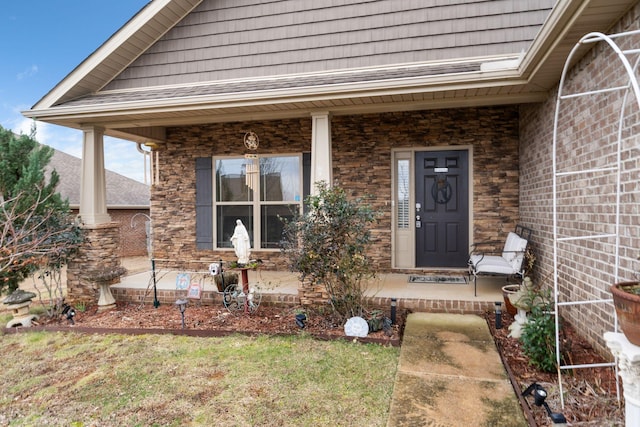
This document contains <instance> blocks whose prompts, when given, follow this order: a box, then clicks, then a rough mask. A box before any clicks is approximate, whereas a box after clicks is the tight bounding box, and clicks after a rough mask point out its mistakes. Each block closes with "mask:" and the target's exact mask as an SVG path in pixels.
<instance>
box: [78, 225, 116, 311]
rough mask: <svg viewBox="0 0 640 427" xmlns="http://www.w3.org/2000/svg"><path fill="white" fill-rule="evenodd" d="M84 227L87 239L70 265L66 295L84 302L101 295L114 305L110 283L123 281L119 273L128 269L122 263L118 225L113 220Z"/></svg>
mask: <svg viewBox="0 0 640 427" xmlns="http://www.w3.org/2000/svg"><path fill="white" fill-rule="evenodd" d="M82 228H83V232H84V242H83V243H82V245H81V247H80V249H79V251H78V253H77V254H76V256H75V257H74V259H73V260H72V261H70V262H69V264H68V266H67V298H68V299H69V300H70V301H73V302H79V301H82V302H85V303H94V302H98V299H100V302H101V303H102V304H103V305H104V302H105V301H107V302H108V303H109V305H111V303H112V302H115V300H113V297H111V298H109V296H110V294H111V291H110V290H109V287H108V285H113V284H115V283H120V276H122V274H124V273H125V270H124V269H123V268H122V266H121V265H120V257H119V248H120V245H119V243H120V235H119V225H118V224H117V223H113V222H111V223H106V224H98V225H84V226H83V227H82ZM101 288H102V295H100V292H101ZM105 292H106V293H108V295H104V294H105ZM105 296H106V299H105Z"/></svg>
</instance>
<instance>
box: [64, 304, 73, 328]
mask: <svg viewBox="0 0 640 427" xmlns="http://www.w3.org/2000/svg"><path fill="white" fill-rule="evenodd" d="M62 314H63V315H64V316H65V317H66V318H67V320H68V321H69V323H71V324H72V325H75V322H74V321H73V317H74V316H75V315H76V310H75V309H74V308H73V307H71V306H70V305H69V304H67V303H64V304H63V305H62Z"/></svg>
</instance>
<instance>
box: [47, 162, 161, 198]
mask: <svg viewBox="0 0 640 427" xmlns="http://www.w3.org/2000/svg"><path fill="white" fill-rule="evenodd" d="M51 169H55V170H56V171H57V172H58V175H60V182H59V183H58V187H57V190H58V192H59V193H60V194H61V195H62V197H63V198H67V199H68V200H69V205H70V206H71V208H74V209H77V208H78V206H79V205H80V176H81V170H82V160H81V159H79V158H78V157H75V156H72V155H70V154H67V153H63V152H62V151H58V150H54V153H53V156H52V157H51V161H50V162H49V165H48V166H47V170H51ZM105 180H106V186H107V208H108V209H144V208H146V209H148V208H149V197H150V189H149V186H148V185H146V184H143V183H141V182H138V181H136V180H133V179H130V178H127V177H126V176H123V175H120V174H118V173H116V172H113V171H110V170H105Z"/></svg>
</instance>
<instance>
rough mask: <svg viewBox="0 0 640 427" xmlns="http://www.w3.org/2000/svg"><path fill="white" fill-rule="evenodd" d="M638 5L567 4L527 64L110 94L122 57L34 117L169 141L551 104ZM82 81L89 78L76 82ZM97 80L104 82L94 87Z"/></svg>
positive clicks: (453, 65)
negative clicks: (301, 120) (311, 119)
mask: <svg viewBox="0 0 640 427" xmlns="http://www.w3.org/2000/svg"><path fill="white" fill-rule="evenodd" d="M178 3H182V4H183V6H184V8H183V9H181V10H179V11H176V10H170V9H169V5H171V4H172V3H171V2H169V1H161V2H159V3H158V5H160V6H163V8H160V6H155V5H154V4H153V3H152V4H151V5H152V6H151V7H150V8H151V9H152V10H150V11H149V13H151V12H153V13H154V14H155V15H154V18H153V19H154V20H156V21H159V22H160V21H162V20H164V21H162V22H163V24H162V25H160V26H158V27H157V28H158V29H157V32H158V34H160V33H161V32H162V31H163V29H165V30H166V28H167V26H168V25H169V24H168V22H170V19H169V17H170V16H175V15H182V16H184V14H186V13H188V11H189V10H190V9H191V8H192V7H194V6H195V5H196V4H197V3H199V1H198V0H188V1H187V0H184V1H181V2H178ZM634 3H635V2H634V1H631V0H591V1H578V0H559V1H558V2H557V4H556V6H555V7H554V9H553V11H552V12H551V15H550V16H549V19H548V20H547V21H546V22H545V24H544V25H543V27H542V29H541V31H540V33H539V34H538V36H537V37H536V39H535V40H534V42H533V44H532V46H531V48H530V49H529V51H527V52H525V53H524V54H523V55H522V57H516V56H510V57H509V56H505V57H500V58H467V59H464V60H460V61H451V62H447V63H425V64H404V65H398V66H395V67H387V68H377V69H363V70H343V71H334V72H327V73H315V74H307V75H294V76H277V77H271V78H265V79H254V80H237V81H223V82H220V81H218V82H210V83H204V84H197V85H182V86H174V87H155V88H145V89H140V90H131V89H130V90H121V91H100V89H99V88H98V87H103V85H104V83H105V82H106V81H108V78H107V77H108V76H107V75H105V74H101V73H98V72H97V71H96V70H98V69H102V70H105V69H109V68H111V69H112V70H113V76H112V78H113V77H115V76H116V75H117V73H118V72H119V71H118V70H121V69H122V68H123V67H124V66H125V65H124V64H126V63H127V61H128V60H130V58H124V59H123V58H121V57H120V55H119V54H118V55H116V54H115V53H116V51H115V50H114V51H113V52H112V53H113V55H111V56H108V55H106V56H105V57H104V58H101V61H102V62H96V61H89V62H87V63H84V64H83V66H88V65H87V64H93V65H94V67H95V68H94V69H88V70H87V71H86V72H84V73H82V72H80V71H82V70H77V71H78V72H77V73H76V71H74V72H73V73H72V74H70V76H69V77H68V78H67V79H65V81H63V82H61V84H60V85H59V86H58V87H57V88H56V89H54V90H53V91H52V92H51V93H49V94H47V96H45V98H43V100H41V101H40V102H39V103H38V104H36V106H34V108H33V109H31V110H29V111H26V112H24V115H25V116H27V117H31V118H35V119H38V120H42V121H46V122H50V123H55V124H59V125H62V126H67V127H72V128H82V127H84V126H88V125H97V126H103V127H104V128H105V130H106V131H105V133H106V134H108V135H112V136H117V137H120V138H125V139H129V140H133V141H138V142H144V141H147V140H155V141H162V138H163V135H164V132H163V129H164V128H166V127H171V126H180V125H190V124H203V123H213V122H227V121H241V120H242V121H251V120H266V119H280V118H291V117H306V116H309V114H310V113H311V112H314V111H323V110H324V111H330V112H331V113H332V114H334V115H343V114H366V113H376V112H390V111H409V110H422V109H435V108H456V107H470V106H488V105H505V104H520V103H530V102H541V101H543V100H544V99H546V98H547V96H548V91H549V89H551V88H552V87H554V85H555V84H557V82H558V80H559V76H560V74H561V71H562V68H563V65H564V61H565V59H566V57H567V55H568V53H569V51H570V50H571V49H572V48H573V46H574V45H575V43H576V42H577V41H578V40H579V39H580V37H582V36H583V35H584V34H586V33H587V32H591V31H602V32H606V31H607V29H609V27H610V26H611V25H612V23H614V22H616V21H617V20H618V19H619V18H620V17H621V16H622V15H623V14H624V13H625V12H626V11H627V10H628V9H629V8H630V7H631V6H632V5H633V4H634ZM153 7H155V8H156V9H158V10H155V9H153ZM143 12H144V10H143ZM142 18H144V17H136V19H138V20H140V25H139V26H135V29H136V31H134V32H132V34H131V35H130V37H129V38H128V39H126V40H125V41H122V40H109V41H107V43H105V46H107V47H108V45H109V44H110V43H113V44H114V45H118V46H120V45H123V46H124V45H125V44H127V46H124V47H125V48H126V49H124V51H126V52H131V55H132V57H133V56H135V52H136V51H138V52H141V51H143V50H144V49H145V48H146V47H148V46H149V45H150V43H151V42H152V41H151V39H145V40H142V39H140V38H139V37H140V35H141V34H143V33H144V31H142V29H143V28H144V26H143V25H142V22H144V20H143V19H142ZM136 49H137V50H136ZM100 52H101V49H99V50H98V51H96V53H100ZM117 52H121V50H117ZM116 60H117V61H119V62H117V63H116V62H115V61H116ZM483 64H484V65H483ZM99 65H101V66H102V67H99ZM487 65H488V67H487ZM76 75H79V76H81V77H82V76H84V77H83V78H77V79H75V80H74V78H72V77H75V76H76ZM92 76H102V77H101V79H99V80H100V81H96V82H93V83H90V81H92V79H93V77H92ZM87 85H88V86H87ZM62 94H63V95H62Z"/></svg>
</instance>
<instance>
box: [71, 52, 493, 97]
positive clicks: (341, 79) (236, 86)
mask: <svg viewBox="0 0 640 427" xmlns="http://www.w3.org/2000/svg"><path fill="white" fill-rule="evenodd" d="M480 66H481V64H480V63H479V62H477V61H470V62H468V63H454V64H444V65H441V64H438V65H434V64H425V65H420V66H411V67H409V66H399V67H396V68H389V69H385V70H364V71H360V70H358V71H349V72H341V73H318V74H315V75H307V76H289V77H280V78H264V79H258V80H248V81H235V82H210V83H203V84H197V85H186V86H175V87H160V88H156V89H140V90H132V89H130V90H126V91H106V92H98V93H92V94H90V95H87V96H84V97H80V98H77V99H75V100H72V101H68V102H65V103H64V106H66V107H69V106H81V105H98V104H109V103H117V102H130V101H148V100H155V99H173V98H182V97H191V96H206V95H220V94H233V93H243V92H254V91H264V90H276V89H294V88H304V87H315V86H325V85H340V84H345V83H354V82H360V83H362V82H380V81H391V80H394V79H401V78H405V79H408V78H414V77H425V76H437V75H452V74H461V73H470V72H477V71H480Z"/></svg>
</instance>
